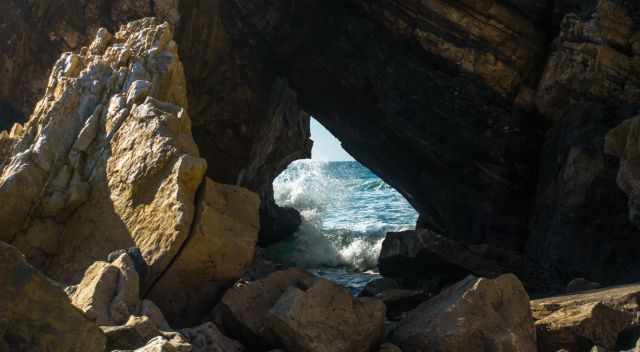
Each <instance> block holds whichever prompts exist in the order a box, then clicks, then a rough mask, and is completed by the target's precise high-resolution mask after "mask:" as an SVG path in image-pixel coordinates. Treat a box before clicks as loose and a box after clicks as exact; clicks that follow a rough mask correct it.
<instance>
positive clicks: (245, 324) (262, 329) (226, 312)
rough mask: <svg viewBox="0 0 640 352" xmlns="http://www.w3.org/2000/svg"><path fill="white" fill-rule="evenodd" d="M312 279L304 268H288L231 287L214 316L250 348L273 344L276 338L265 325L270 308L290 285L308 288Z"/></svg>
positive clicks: (260, 347)
mask: <svg viewBox="0 0 640 352" xmlns="http://www.w3.org/2000/svg"><path fill="white" fill-rule="evenodd" d="M313 281H314V278H313V276H312V275H311V274H309V273H307V272H305V271H303V270H300V269H288V270H284V271H277V272H275V273H273V274H271V275H269V276H267V277H266V278H264V279H260V280H257V281H253V282H249V283H248V284H246V285H241V286H238V287H234V288H232V289H230V290H228V291H227V292H226V293H225V295H224V296H223V297H222V300H221V301H220V303H219V304H218V306H217V307H216V315H217V319H218V320H219V321H221V323H222V325H223V326H224V328H225V331H226V332H227V333H228V334H229V335H230V336H231V337H234V338H237V339H238V340H240V341H244V342H246V343H247V344H248V347H249V348H253V349H265V350H266V349H267V347H275V346H276V345H278V342H277V339H276V337H275V336H274V334H273V332H272V331H271V330H270V329H269V327H268V326H267V325H266V317H267V314H268V313H269V310H270V309H271V308H272V307H273V306H274V305H275V304H276V302H278V300H279V299H280V297H281V296H282V295H283V294H284V293H285V292H286V290H287V289H288V288H289V287H291V286H297V287H309V286H311V285H312V284H313Z"/></svg>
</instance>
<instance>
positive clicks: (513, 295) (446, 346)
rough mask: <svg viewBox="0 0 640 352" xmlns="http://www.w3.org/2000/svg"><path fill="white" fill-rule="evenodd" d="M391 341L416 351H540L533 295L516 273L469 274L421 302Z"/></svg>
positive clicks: (394, 331)
mask: <svg viewBox="0 0 640 352" xmlns="http://www.w3.org/2000/svg"><path fill="white" fill-rule="evenodd" d="M389 338H390V341H391V342H393V343H394V344H396V345H398V346H399V347H400V348H402V350H403V351H405V352H411V351H429V350H437V351H452V352H453V351H522V352H524V351H531V352H534V351H537V346H536V331H535V328H534V325H533V319H532V317H531V311H530V309H529V297H528V296H527V293H526V291H525V290H524V287H523V286H522V284H521V283H520V281H519V280H518V279H517V278H516V277H515V276H514V275H511V274H507V275H503V276H500V277H498V278H497V279H494V280H490V279H482V278H480V279H479V278H475V277H473V276H469V277H468V278H466V279H464V280H463V281H461V282H459V283H457V284H455V285H453V286H451V287H449V288H448V289H446V290H444V291H442V292H441V293H440V294H439V295H438V296H436V297H434V298H432V299H431V300H429V301H427V302H425V303H423V304H421V305H420V306H419V307H418V308H416V310H414V311H412V312H410V313H409V315H408V316H407V318H406V319H404V320H402V321H401V322H399V323H398V325H397V326H396V327H395V328H394V330H393V331H392V332H391V335H390V337H389Z"/></svg>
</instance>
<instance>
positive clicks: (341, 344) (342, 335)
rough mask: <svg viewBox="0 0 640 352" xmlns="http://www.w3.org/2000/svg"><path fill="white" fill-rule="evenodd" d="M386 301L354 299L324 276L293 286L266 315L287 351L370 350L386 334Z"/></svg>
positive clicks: (351, 351) (347, 351)
mask: <svg viewBox="0 0 640 352" xmlns="http://www.w3.org/2000/svg"><path fill="white" fill-rule="evenodd" d="M384 319H385V307H384V304H383V303H382V302H381V301H379V300H376V299H373V298H359V299H355V298H353V297H352V296H351V294H350V292H349V291H348V290H346V289H344V288H342V287H340V286H338V285H336V284H334V283H332V282H330V281H327V280H325V279H319V280H317V281H316V282H315V283H314V284H313V285H312V286H311V287H309V288H308V289H306V290H302V289H300V288H297V287H290V288H289V289H287V291H286V292H285V293H284V294H283V295H282V296H281V297H280V299H278V301H277V302H276V304H275V305H274V306H273V307H272V308H271V310H270V311H269V314H268V316H267V324H268V325H269V326H270V327H271V329H272V330H273V332H274V333H275V335H276V336H277V337H278V339H279V340H280V341H281V342H282V344H283V345H284V346H285V347H286V349H287V350H288V351H301V352H325V351H326V352H367V351H372V350H374V349H375V348H376V347H377V346H378V345H380V342H381V341H382V338H383V336H384Z"/></svg>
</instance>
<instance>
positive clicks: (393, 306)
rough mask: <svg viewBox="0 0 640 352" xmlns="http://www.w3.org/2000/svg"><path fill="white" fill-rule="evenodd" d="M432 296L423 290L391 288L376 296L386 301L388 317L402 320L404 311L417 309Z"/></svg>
mask: <svg viewBox="0 0 640 352" xmlns="http://www.w3.org/2000/svg"><path fill="white" fill-rule="evenodd" d="M431 296H432V294H430V293H427V292H425V291H422V290H402V289H391V290H386V291H384V292H381V293H379V294H377V295H375V296H374V297H375V298H376V299H379V300H381V301H382V302H383V303H384V305H385V307H386V308H387V309H386V313H387V318H388V319H390V320H400V319H401V318H403V317H404V313H406V312H409V311H411V310H413V309H415V308H416V307H417V306H419V305H420V304H421V303H422V302H424V301H426V300H428V299H429V298H431Z"/></svg>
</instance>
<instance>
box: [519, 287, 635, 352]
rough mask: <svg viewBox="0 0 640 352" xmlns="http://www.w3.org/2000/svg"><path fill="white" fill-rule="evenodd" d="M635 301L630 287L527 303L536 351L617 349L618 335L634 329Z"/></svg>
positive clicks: (633, 291)
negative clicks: (594, 348) (594, 347)
mask: <svg viewBox="0 0 640 352" xmlns="http://www.w3.org/2000/svg"><path fill="white" fill-rule="evenodd" d="M639 298H640V287H639V286H638V285H630V286H621V287H617V288H609V289H601V290H595V291H590V292H587V293H582V294H575V295H565V296H558V297H549V298H544V299H539V300H534V301H531V310H532V312H533V317H534V319H535V320H536V322H535V325H536V330H537V335H538V345H539V348H540V350H541V351H556V350H559V349H561V348H564V349H567V350H569V351H582V350H588V349H589V348H591V346H593V345H599V346H602V347H605V348H607V349H610V350H613V349H618V348H617V347H619V346H618V345H617V343H618V340H619V337H621V336H620V335H621V333H622V332H623V331H624V330H628V329H631V328H634V327H637V326H638V322H639V320H638V319H639V318H640V313H639V310H638V302H639V301H638V299H639ZM636 339H637V336H636ZM623 347H624V346H623ZM626 347H629V346H626Z"/></svg>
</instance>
